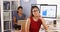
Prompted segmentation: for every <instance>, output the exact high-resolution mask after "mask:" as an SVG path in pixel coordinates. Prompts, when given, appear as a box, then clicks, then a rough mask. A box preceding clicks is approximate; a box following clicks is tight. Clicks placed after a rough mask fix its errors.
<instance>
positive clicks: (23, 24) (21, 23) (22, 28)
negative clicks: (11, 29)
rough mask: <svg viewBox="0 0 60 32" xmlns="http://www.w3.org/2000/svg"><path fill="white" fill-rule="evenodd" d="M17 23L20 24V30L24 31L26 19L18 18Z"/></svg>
mask: <svg viewBox="0 0 60 32" xmlns="http://www.w3.org/2000/svg"><path fill="white" fill-rule="evenodd" d="M17 24H18V25H21V32H25V24H26V20H18V23H17Z"/></svg>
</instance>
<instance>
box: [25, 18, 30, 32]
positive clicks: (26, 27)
mask: <svg viewBox="0 0 60 32" xmlns="http://www.w3.org/2000/svg"><path fill="white" fill-rule="evenodd" d="M29 27H30V19H29V18H28V19H27V21H26V26H25V32H29Z"/></svg>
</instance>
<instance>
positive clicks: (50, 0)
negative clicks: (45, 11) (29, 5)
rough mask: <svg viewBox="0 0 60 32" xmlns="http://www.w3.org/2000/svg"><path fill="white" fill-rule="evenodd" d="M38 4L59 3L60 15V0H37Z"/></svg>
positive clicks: (59, 10) (59, 11)
mask: <svg viewBox="0 0 60 32" xmlns="http://www.w3.org/2000/svg"><path fill="white" fill-rule="evenodd" d="M37 4H57V16H58V17H60V0H37Z"/></svg>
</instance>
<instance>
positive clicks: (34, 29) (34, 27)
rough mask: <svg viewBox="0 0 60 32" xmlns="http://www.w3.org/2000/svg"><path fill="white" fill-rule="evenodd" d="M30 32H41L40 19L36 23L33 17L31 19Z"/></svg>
mask: <svg viewBox="0 0 60 32" xmlns="http://www.w3.org/2000/svg"><path fill="white" fill-rule="evenodd" d="M30 21H31V22H30V32H39V29H40V27H41V24H42V21H41V20H40V19H38V21H37V22H36V21H34V20H33V18H32V17H30Z"/></svg>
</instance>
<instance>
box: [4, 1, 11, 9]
mask: <svg viewBox="0 0 60 32" xmlns="http://www.w3.org/2000/svg"><path fill="white" fill-rule="evenodd" d="M3 10H10V2H9V1H3Z"/></svg>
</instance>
